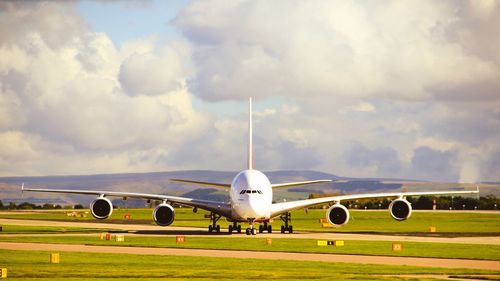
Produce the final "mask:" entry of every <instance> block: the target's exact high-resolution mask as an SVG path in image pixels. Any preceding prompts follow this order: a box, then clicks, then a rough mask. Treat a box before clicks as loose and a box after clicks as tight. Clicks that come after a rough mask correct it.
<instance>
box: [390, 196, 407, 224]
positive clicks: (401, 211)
mask: <svg viewBox="0 0 500 281" xmlns="http://www.w3.org/2000/svg"><path fill="white" fill-rule="evenodd" d="M389 212H390V213H391V216H392V218H393V219H395V220H397V221H404V220H406V219H407V218H409V217H410V216H411V203H410V202H408V201H407V200H406V199H396V200H394V201H392V202H391V204H390V205H389Z"/></svg>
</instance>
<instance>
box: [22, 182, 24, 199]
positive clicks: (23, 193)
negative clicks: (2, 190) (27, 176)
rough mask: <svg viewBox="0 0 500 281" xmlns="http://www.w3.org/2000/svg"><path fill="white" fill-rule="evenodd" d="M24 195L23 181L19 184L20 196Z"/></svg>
mask: <svg viewBox="0 0 500 281" xmlns="http://www.w3.org/2000/svg"><path fill="white" fill-rule="evenodd" d="M23 195H24V182H23V183H22V184H21V197H22V196H23Z"/></svg>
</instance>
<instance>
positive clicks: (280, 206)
mask: <svg viewBox="0 0 500 281" xmlns="http://www.w3.org/2000/svg"><path fill="white" fill-rule="evenodd" d="M475 193H479V188H477V190H468V191H463V190H461V191H422V192H392V193H391V192H388V193H365V194H352V195H339V196H330V197H322V198H314V199H305V200H297V201H291V202H281V203H274V204H273V205H272V207H271V217H275V216H278V215H280V214H283V213H286V212H289V211H291V210H295V209H301V208H307V207H310V206H314V205H319V204H326V203H339V202H340V201H345V200H355V199H367V198H380V197H381V198H383V197H407V196H421V195H447V194H450V195H451V194H475Z"/></svg>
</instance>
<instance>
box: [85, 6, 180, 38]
mask: <svg viewBox="0 0 500 281" xmlns="http://www.w3.org/2000/svg"><path fill="white" fill-rule="evenodd" d="M187 2H188V1H187V0H185V1H181V0H175V1H158V0H152V1H144V2H141V1H80V2H78V11H79V12H80V13H81V15H82V16H83V17H84V19H85V21H86V22H87V23H89V24H90V25H91V26H92V28H93V29H94V30H95V31H98V32H105V33H106V34H107V35H108V36H109V37H110V38H111V39H112V40H113V42H114V43H115V44H116V45H117V46H120V45H121V44H122V43H123V42H124V41H127V40H134V39H137V38H141V37H145V36H150V35H156V36H158V37H159V38H160V39H161V40H165V41H168V40H172V39H176V38H178V37H179V36H180V34H179V32H178V30H177V29H175V28H174V27H173V26H172V25H171V24H170V21H171V20H172V19H174V18H175V17H176V16H177V14H178V13H179V11H180V10H181V9H182V7H183V6H185V5H186V3H187Z"/></svg>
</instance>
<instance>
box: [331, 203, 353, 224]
mask: <svg viewBox="0 0 500 281" xmlns="http://www.w3.org/2000/svg"><path fill="white" fill-rule="evenodd" d="M326 219H327V220H328V222H329V223H331V224H332V225H333V226H337V227H339V226H342V225H344V224H346V223H347V222H348V221H349V211H348V210H347V208H346V207H345V206H343V205H341V204H335V205H333V206H331V207H330V208H329V209H328V210H327V211H326Z"/></svg>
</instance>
